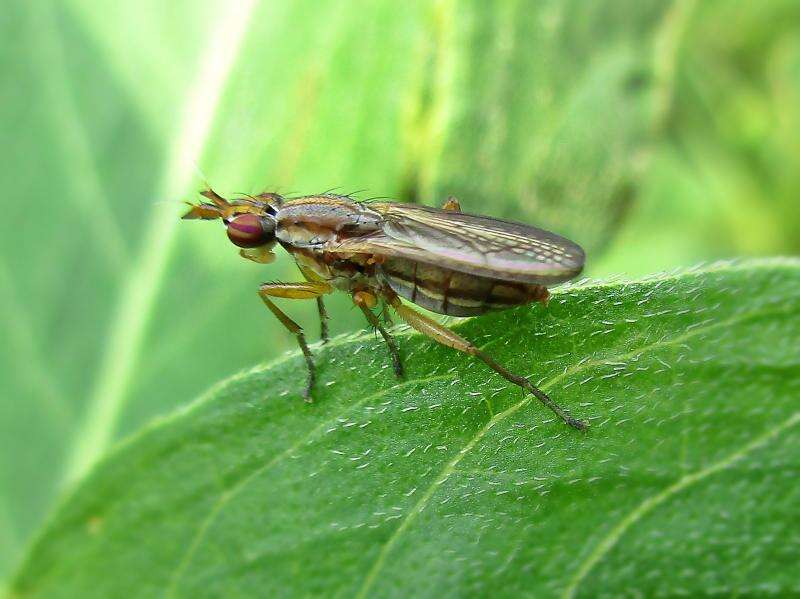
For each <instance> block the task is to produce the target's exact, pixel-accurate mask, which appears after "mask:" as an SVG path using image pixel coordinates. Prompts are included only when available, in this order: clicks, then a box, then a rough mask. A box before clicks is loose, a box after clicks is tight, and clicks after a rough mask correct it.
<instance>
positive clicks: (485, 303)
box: [183, 189, 587, 430]
mask: <svg viewBox="0 0 800 599" xmlns="http://www.w3.org/2000/svg"><path fill="white" fill-rule="evenodd" d="M201 195H202V196H203V197H205V198H206V199H207V200H208V202H202V203H200V204H198V205H192V207H191V209H190V210H189V212H187V213H186V214H185V215H184V217H183V218H185V219H202V220H215V219H222V222H223V223H224V224H225V226H226V229H227V234H228V238H229V239H230V241H231V242H233V243H234V244H235V245H236V246H238V247H239V248H240V250H239V253H240V255H241V256H242V257H244V258H247V259H248V260H253V261H255V262H258V263H261V264H268V263H270V262H272V261H273V260H274V259H275V254H274V253H273V249H274V247H275V245H276V244H278V245H281V246H282V247H283V248H284V249H285V250H286V251H288V252H289V253H290V254H291V255H292V257H293V258H294V260H295V262H296V263H297V266H298V267H299V269H300V272H301V273H302V275H303V277H304V278H305V281H303V282H297V283H264V284H263V285H261V287H260V288H259V291H258V293H259V296H260V297H261V300H262V301H263V302H264V304H265V305H266V307H267V308H268V309H269V310H270V311H271V312H272V313H273V314H274V315H275V316H276V317H277V318H278V320H279V321H280V322H281V323H282V324H283V326H284V327H286V328H287V329H288V330H289V331H290V332H291V333H292V334H293V335H294V336H295V337H296V338H297V342H298V344H299V346H300V349H301V350H302V352H303V355H304V357H305V362H306V365H307V367H308V381H307V384H306V387H305V390H304V392H303V396H304V397H305V399H306V400H307V401H310V400H311V391H312V389H313V387H314V382H315V378H316V375H315V368H314V360H313V358H312V355H311V351H310V350H309V348H308V343H307V342H306V338H305V335H304V334H303V329H302V328H301V327H300V325H298V324H297V323H296V322H295V321H294V320H292V319H291V318H289V316H287V315H286V314H285V313H284V312H283V311H282V310H281V309H280V308H279V307H278V306H277V305H276V304H275V303H274V302H273V298H286V299H314V300H316V302H317V307H318V311H319V316H320V321H321V323H322V338H323V341H327V339H328V331H327V318H328V317H327V314H326V312H325V305H324V303H323V300H322V297H323V296H324V295H326V294H329V293H332V292H333V291H335V290H341V291H344V292H346V293H348V294H350V296H351V297H352V298H353V302H354V303H355V305H356V306H358V308H360V309H361V311H362V312H363V313H364V316H365V317H366V319H367V321H368V322H369V323H370V325H371V326H372V327H374V328H375V329H376V330H377V331H378V332H379V333H380V334H381V336H382V337H383V339H384V340H385V341H386V345H387V346H388V349H389V355H390V356H391V359H392V365H393V367H394V372H395V374H396V375H397V376H398V377H402V376H403V363H402V362H401V360H400V351H399V349H398V347H397V344H396V343H395V341H394V338H393V337H392V336H391V335H390V334H389V332H388V331H387V330H386V329H385V328H384V326H383V324H382V323H381V320H380V319H379V318H378V316H377V315H376V314H375V312H374V309H375V308H376V307H378V306H379V304H380V305H381V307H382V308H383V309H385V308H386V306H391V308H392V309H393V310H394V311H395V312H396V313H397V314H398V316H400V318H401V319H402V320H404V321H405V322H406V323H408V324H409V325H410V326H411V327H413V328H414V329H416V330H417V331H419V332H420V333H422V334H424V335H427V336H428V337H430V338H432V339H433V340H435V341H437V342H439V343H441V344H442V345H446V346H448V347H451V348H453V349H456V350H458V351H460V352H463V353H466V354H469V355H471V356H474V357H476V358H478V359H479V360H482V361H483V362H484V363H485V364H486V365H487V366H489V367H490V368H491V369H492V370H494V371H495V372H497V373H498V374H500V375H501V376H502V377H503V378H505V379H506V380H508V381H510V382H512V383H514V384H515V385H519V386H520V387H522V388H523V389H525V390H527V391H529V392H530V393H532V394H533V395H535V396H536V397H537V398H538V399H539V400H540V401H541V402H542V403H543V404H544V405H546V406H547V407H548V408H550V409H551V410H552V411H553V412H554V413H555V414H556V415H557V416H558V417H559V418H561V419H562V420H563V421H564V422H565V423H567V424H568V425H570V426H572V427H574V428H577V429H579V430H585V429H586V427H587V425H586V423H585V422H583V421H582V420H577V419H575V418H573V417H572V416H570V415H569V413H568V412H567V411H566V410H564V409H563V408H561V406H559V405H558V404H557V403H555V402H554V401H553V400H552V399H550V397H548V396H547V395H546V394H545V393H544V392H543V391H541V390H540V389H538V388H537V387H536V386H534V385H533V384H532V383H531V382H530V381H529V380H528V379H527V378H526V377H524V376H521V375H518V374H515V373H513V372H511V371H510V370H508V369H507V368H506V367H505V366H503V365H502V364H500V363H498V362H496V361H495V360H494V359H493V358H492V357H491V356H489V355H488V354H486V353H485V352H483V351H481V350H480V349H478V348H477V347H476V346H475V345H473V344H472V343H470V342H469V341H467V340H466V339H464V338H463V337H461V336H460V335H458V334H456V333H455V332H453V331H451V330H450V329H449V328H447V327H445V326H444V325H442V324H440V323H438V322H436V321H435V320H433V319H431V318H429V317H427V316H425V315H424V314H421V313H420V312H418V311H416V310H414V309H413V308H411V307H410V306H408V305H407V304H405V303H403V302H402V301H401V298H403V299H405V300H408V301H409V302H411V303H413V304H416V305H418V306H421V307H423V308H426V309H427V310H430V311H432V312H436V313H438V314H446V315H450V316H475V315H477V314H482V313H484V312H487V311H489V310H502V309H505V308H510V307H513V306H519V305H523V304H528V303H531V302H542V303H546V302H547V299H548V297H549V292H548V291H547V287H548V286H550V285H554V284H557V283H561V282H564V281H567V280H569V279H572V278H573V277H575V276H577V275H578V274H579V273H580V272H581V270H582V269H583V264H584V260H585V257H584V252H583V250H582V249H581V248H580V246H578V245H577V244H575V243H573V242H572V241H569V240H568V239H565V238H563V237H560V236H558V235H555V234H554V233H550V232H548V231H544V230H542V229H537V228H535V227H531V226H528V225H524V224H521V223H516V222H511V221H505V220H500V219H496V218H491V217H488V216H478V215H473V214H466V213H463V212H461V207H460V205H459V203H458V200H456V199H455V198H450V199H448V200H447V202H446V203H445V204H444V206H443V207H442V208H441V209H436V208H429V207H426V206H418V205H415V204H403V203H395V202H355V201H353V200H352V199H350V198H349V197H346V196H338V195H332V194H322V195H311V196H305V197H300V198H295V199H285V198H283V197H282V196H280V195H278V194H276V193H262V194H260V195H257V196H252V197H246V198H239V199H232V200H227V199H225V198H223V197H222V196H220V195H218V194H217V193H216V192H214V191H212V190H211V189H207V190H205V191H202V192H201Z"/></svg>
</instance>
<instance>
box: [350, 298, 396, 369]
mask: <svg viewBox="0 0 800 599" xmlns="http://www.w3.org/2000/svg"><path fill="white" fill-rule="evenodd" d="M377 302H378V299H377V298H376V297H375V295H374V294H373V293H370V292H369V291H357V292H355V293H354V294H353V303H354V304H355V305H356V306H358V307H359V308H360V309H361V311H362V312H363V313H364V316H365V317H366V318H367V321H368V322H369V324H371V325H372V326H373V327H374V328H375V329H376V330H377V331H378V332H379V333H380V334H381V337H383V340H384V341H385V342H386V345H387V347H388V348H389V355H390V356H391V357H392V366H393V367H394V374H395V376H396V377H397V378H403V362H402V361H401V360H400V350H399V349H398V348H397V344H396V343H395V341H394V337H392V336H391V335H390V334H389V332H388V331H387V330H386V329H385V328H383V325H382V324H381V321H380V319H379V318H378V317H377V316H375V314H374V313H373V312H372V310H371V308H374V307H375V305H376V304H377Z"/></svg>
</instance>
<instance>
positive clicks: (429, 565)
mask: <svg viewBox="0 0 800 599" xmlns="http://www.w3.org/2000/svg"><path fill="white" fill-rule="evenodd" d="M798 314H800V262H798V261H796V260H785V261H781V260H775V261H770V262H760V263H758V262H756V263H751V264H742V265H726V264H722V265H717V266H713V267H710V268H708V269H705V270H696V271H692V272H687V273H683V274H680V275H677V276H656V277H652V278H649V279H646V280H643V281H637V282H616V283H611V282H609V283H604V284H603V283H601V284H589V285H581V286H578V287H575V288H573V289H569V290H567V291H566V292H561V293H557V294H555V295H554V297H553V301H552V302H551V304H550V306H549V307H548V308H547V309H543V308H539V307H537V308H529V307H525V308H520V309H517V310H513V311H510V312H503V313H496V314H492V315H488V316H486V317H482V318H480V319H475V320H472V321H470V322H469V323H467V324H465V325H463V326H460V327H459V329H458V330H459V332H461V333H462V334H464V335H465V336H467V337H469V338H472V339H474V340H475V341H476V342H477V343H479V344H480V345H481V346H482V347H484V348H485V350H486V351H488V352H491V354H492V355H493V356H495V358H497V359H498V360H500V361H502V362H505V363H507V364H508V365H510V366H511V367H513V368H514V369H515V370H517V371H520V372H523V373H526V374H530V375H532V376H533V377H534V378H535V379H536V380H537V381H538V382H539V384H540V385H541V387H542V388H543V389H545V390H546V391H548V392H549V393H550V394H551V395H552V396H553V397H554V398H556V399H557V400H558V401H559V402H561V403H562V404H564V405H565V406H567V407H568V408H569V409H571V410H572V411H573V412H574V413H575V414H577V415H579V416H581V417H584V418H588V419H589V420H590V421H591V423H592V427H591V429H590V431H589V432H588V434H586V435H581V434H580V433H577V432H576V431H573V430H571V429H567V428H566V427H565V426H564V425H563V423H561V422H560V421H557V420H554V418H553V417H552V414H551V413H549V412H548V411H547V410H546V409H544V408H543V407H542V406H540V405H539V404H538V403H537V402H536V401H535V400H532V399H531V397H525V396H522V395H521V394H520V392H519V389H518V388H515V387H510V386H509V385H508V384H506V383H505V381H503V380H502V379H499V378H497V377H495V376H490V375H487V368H486V367H485V366H483V365H482V364H480V363H478V362H475V361H472V360H471V359H469V358H467V357H465V356H463V355H457V354H454V352H453V351H452V350H450V349H447V348H443V347H440V346H436V345H435V344H434V343H433V342H432V341H430V340H428V339H425V338H422V337H420V336H417V335H414V336H405V335H404V336H402V337H401V338H400V345H401V347H402V351H403V353H404V355H405V359H406V365H407V368H408V378H407V379H406V380H404V381H402V382H397V381H395V380H394V379H393V375H392V373H391V369H390V368H388V359H387V355H386V352H385V349H384V348H383V347H382V346H381V343H379V342H378V341H376V340H374V339H373V338H371V337H359V338H356V339H353V340H348V339H346V338H345V339H340V340H339V341H336V342H334V343H333V344H332V345H331V346H329V347H327V348H318V351H317V353H318V358H319V364H320V393H319V400H318V401H317V402H316V403H315V404H313V405H308V404H304V403H303V402H302V400H301V399H300V398H299V397H298V396H297V389H298V388H299V387H300V386H301V385H302V384H303V378H304V374H305V373H304V365H303V360H302V357H301V356H300V355H298V354H297V353H295V354H293V355H291V356H290V357H288V359H282V360H279V361H278V362H275V363H273V364H271V365H268V366H266V367H264V368H258V369H256V370H253V371H251V372H247V373H244V374H242V375H239V376H237V377H234V378H233V379H230V380H228V381H225V382H223V383H222V384H220V385H219V386H218V387H216V388H215V389H214V390H213V391H212V392H211V393H210V394H208V395H207V396H206V397H204V398H203V399H201V400H200V401H198V402H196V403H194V404H193V405H192V406H190V407H189V408H187V409H185V410H182V411H180V412H178V413H176V414H175V415H173V416H171V417H169V418H166V419H164V420H162V421H161V422H159V423H157V424H155V425H154V426H151V427H150V428H149V429H147V430H145V431H144V432H142V433H141V434H139V435H137V436H135V437H134V438H132V439H131V440H129V441H128V442H127V443H125V444H124V445H122V446H121V447H119V448H118V450H117V451H115V452H114V454H113V455H112V456H111V457H109V458H108V459H106V460H105V461H104V462H103V463H102V464H101V465H99V466H98V467H97V468H96V469H95V470H94V471H93V472H92V473H91V475H90V476H89V477H88V478H87V479H86V480H85V481H84V483H83V484H82V485H81V486H80V487H79V488H78V489H77V490H76V492H75V493H74V494H73V495H72V496H71V497H70V498H69V499H68V500H67V501H66V502H65V503H64V504H63V505H62V506H61V507H60V509H59V510H58V511H57V512H56V514H55V516H54V517H53V519H52V520H51V522H50V523H49V525H48V526H47V527H46V529H45V530H44V532H43V533H42V535H41V536H40V537H39V540H38V541H37V543H36V544H35V545H34V547H33V550H32V552H31V553H30V555H29V556H28V559H27V560H26V561H25V563H24V566H23V568H22V570H21V572H20V573H19V574H18V576H17V577H16V579H15V581H14V582H13V586H12V592H16V593H19V594H20V595H22V596H121V595H128V594H130V593H131V592H133V591H135V592H136V593H138V594H143V595H151V594H162V593H163V592H164V591H167V592H168V594H169V595H171V596H192V597H194V596H204V595H209V596H220V595H223V596H229V595H242V596H252V595H264V594H267V595H272V594H290V595H306V594H326V595H331V594H341V595H347V596H369V595H371V594H373V593H378V594H382V595H387V594H388V595H397V596H407V595H409V594H410V595H415V596H418V595H422V596H442V595H481V594H487V593H492V592H495V593H496V592H497V591H498V589H502V591H503V593H504V594H509V595H513V594H518V593H525V594H532V595H536V596H552V595H562V594H563V595H572V594H580V595H585V596H596V595H598V594H604V593H605V594H609V595H613V596H619V595H625V594H632V593H635V594H642V595H646V596H651V595H658V594H675V593H677V592H679V591H680V592H685V593H687V594H689V595H693V594H702V593H715V594H758V593H761V592H771V593H773V594H791V593H792V592H795V591H796V590H797V578H796V571H795V570H796V564H797V562H798V559H800V546H799V545H798V544H797V543H796V539H797V535H798V533H799V532H800V531H799V530H798V523H797V518H796V512H797V507H796V506H797V505H798V503H799V502H800V487H799V486H798V485H797V484H796V480H797V477H798V475H800V459H799V458H798V456H799V455H800V451H799V450H800V404H798V393H799V392H800V367H799V366H798V364H800V317H798Z"/></svg>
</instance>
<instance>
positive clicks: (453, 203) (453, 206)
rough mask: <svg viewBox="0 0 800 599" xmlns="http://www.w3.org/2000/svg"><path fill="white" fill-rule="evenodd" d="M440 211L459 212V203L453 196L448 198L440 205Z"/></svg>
mask: <svg viewBox="0 0 800 599" xmlns="http://www.w3.org/2000/svg"><path fill="white" fill-rule="evenodd" d="M442 210H449V211H451V212H461V202H459V201H458V198H457V197H455V196H448V198H447V201H445V203H444V204H443V205H442Z"/></svg>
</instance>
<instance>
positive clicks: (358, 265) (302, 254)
mask: <svg viewBox="0 0 800 599" xmlns="http://www.w3.org/2000/svg"><path fill="white" fill-rule="evenodd" d="M286 249H287V250H288V251H289V253H290V254H291V255H292V257H294V260H295V262H296V263H297V265H298V266H299V267H300V270H301V271H311V272H313V273H314V274H316V275H317V276H318V277H320V278H321V279H323V280H324V281H326V282H328V283H330V284H331V285H333V286H334V287H336V288H337V289H340V290H342V291H348V292H350V291H353V290H357V289H362V288H372V287H374V286H375V285H376V281H377V280H376V278H375V275H376V271H377V268H378V267H377V265H376V264H375V263H374V262H372V261H371V260H370V259H369V258H368V257H366V256H359V255H347V254H339V253H335V252H322V251H315V250H314V249H311V248H302V247H296V246H287V248H286Z"/></svg>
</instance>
